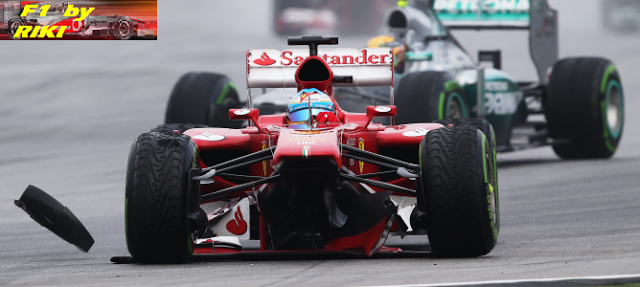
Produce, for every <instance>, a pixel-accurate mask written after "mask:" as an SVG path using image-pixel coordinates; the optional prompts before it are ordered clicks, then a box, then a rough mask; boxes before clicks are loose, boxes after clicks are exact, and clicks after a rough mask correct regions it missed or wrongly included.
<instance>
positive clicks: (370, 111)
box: [364, 106, 398, 127]
mask: <svg viewBox="0 0 640 287" xmlns="http://www.w3.org/2000/svg"><path fill="white" fill-rule="evenodd" d="M397 114H398V109H397V108H396V106H368V107H367V124H365V125H364V126H365V127H366V126H369V123H371V120H373V118H382V117H395V116H396V115H397Z"/></svg>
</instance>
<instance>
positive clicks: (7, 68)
mask: <svg viewBox="0 0 640 287" xmlns="http://www.w3.org/2000/svg"><path fill="white" fill-rule="evenodd" d="M174 2H176V3H177V2H178V1H160V2H159V7H158V8H159V9H158V12H159V25H160V27H159V31H160V33H159V34H160V35H159V38H158V41H139V42H117V41H88V42H78V41H63V42H56V41H46V42H38V41H35V42H33V41H32V42H21V41H3V42H0V55H1V56H0V58H1V59H2V61H0V65H1V66H0V67H1V68H0V285H9V286H21V285H29V286H86V285H96V286H121V285H137V286H165V285H171V286H176V285H184V286H360V285H397V284H432V283H453V282H472V281H495V280H517V279H535V278H557V277H583V276H609V275H623V274H637V273H640V220H639V219H640V149H638V146H640V129H638V127H637V124H638V123H639V122H640V113H638V112H637V111H638V110H639V109H640V99H639V97H638V96H640V95H639V92H638V91H640V81H638V79H640V72H639V71H638V68H637V67H640V54H638V47H640V34H632V35H611V34H607V33H606V32H605V31H603V30H602V29H601V28H600V27H599V23H600V21H599V20H600V18H599V14H598V7H599V5H598V4H599V2H597V1H594V0H589V1H584V0H572V1H568V0H561V1H560V0H555V1H551V4H552V6H554V7H556V8H557V9H558V10H559V11H560V29H561V41H560V46H561V48H560V53H561V56H563V57H565V56H577V55H599V56H604V57H608V58H610V59H612V60H613V61H614V62H615V63H616V64H617V66H618V68H619V71H620V73H621V75H622V81H623V84H624V88H625V101H626V103H625V104H626V111H627V113H626V126H625V130H624V135H623V140H622V143H621V146H620V148H619V150H618V152H617V153H616V155H615V157H614V158H612V159H610V160H584V161H583V160H580V161H561V160H559V159H558V158H557V157H556V156H555V155H554V154H553V151H552V150H551V148H548V147H545V148H538V149H533V150H526V151H521V152H515V153H510V154H500V155H499V156H498V160H499V184H500V207H501V208H500V210H501V218H502V228H501V230H500V237H499V241H498V244H497V246H496V247H495V249H494V250H493V251H492V252H491V253H490V254H489V255H487V256H483V257H479V258H469V259H442V258H433V257H429V256H427V257H423V258H387V259H345V258H314V257H310V258H298V260H283V259H282V258H277V257H276V258H273V260H271V258H268V259H264V258H262V259H260V260H247V261H222V262H195V263H190V264H184V265H161V266H148V265H137V264H133V265H116V264H112V263H110V262H109V258H110V257H111V256H114V255H128V252H127V248H126V245H125V238H124V222H123V211H124V200H123V199H124V177H125V165H126V160H127V153H128V150H129V145H130V144H131V143H132V142H133V140H134V139H135V137H136V136H137V135H138V134H140V133H142V132H145V131H148V130H149V129H151V128H152V127H154V126H155V125H157V124H159V123H161V122H162V120H163V115H164V109H165V105H166V101H167V98H168V95H169V92H170V90H171V88H172V86H173V84H174V83H175V81H176V80H177V79H178V77H179V76H180V75H182V74H183V73H185V72H187V71H192V70H195V71H216V72H223V73H227V74H229V75H230V77H231V78H232V79H233V80H234V81H235V82H236V83H238V86H239V87H242V86H243V85H244V84H243V83H244V69H245V68H244V50H246V49H250V48H276V49H281V48H284V47H285V42H284V40H283V39H277V38H275V37H273V36H272V35H271V32H270V25H269V20H270V14H269V13H268V11H269V10H268V9H269V5H268V1H205V0H202V1H190V2H189V4H190V5H182V4H181V5H177V4H174ZM181 3H182V2H181ZM185 3H186V2H185ZM176 5H177V6H176ZM457 35H458V37H459V40H460V41H461V42H462V43H463V44H464V45H465V46H466V47H467V49H468V50H469V52H471V53H472V54H475V53H476V50H477V49H478V48H483V49H486V48H490V49H493V48H499V47H501V48H503V52H504V61H503V62H504V63H505V64H504V68H505V69H506V70H507V71H508V72H510V73H511V74H512V75H514V77H515V78H516V79H518V80H527V79H532V78H533V77H534V76H535V73H534V71H533V70H532V65H531V64H530V62H529V59H528V53H527V48H526V43H527V42H526V34H524V33H520V32H503V33H477V32H465V33H457ZM365 40H366V38H357V39H347V38H343V39H342V40H341V42H342V43H343V44H342V45H341V46H342V47H360V46H362V45H363V43H364V42H365ZM29 184H33V185H36V186H38V187H40V188H42V189H44V190H45V191H47V192H49V193H50V194H52V195H53V196H54V197H56V198H57V199H58V200H60V201H61V202H62V203H63V204H64V205H66V206H67V207H69V208H70V209H71V210H72V211H73V212H74V213H75V214H76V216H77V217H78V218H79V219H80V220H81V221H82V222H83V223H84V224H85V225H86V226H87V228H88V229H89V231H90V232H91V234H92V235H93V236H94V238H95V240H96V243H95V245H94V247H93V248H92V249H91V251H90V252H89V253H87V254H84V253H82V252H80V251H79V250H78V249H76V248H75V247H73V246H71V245H69V244H66V243H65V242H63V241H62V240H61V239H59V238H58V237H56V236H55V235H53V234H52V233H50V232H49V231H47V230H45V229H44V228H42V227H40V226H39V225H38V224H36V223H35V222H33V221H32V220H31V219H30V218H29V217H28V216H27V215H26V214H25V213H24V212H22V211H20V210H19V209H18V208H16V207H15V206H14V205H13V200H14V199H17V198H18V197H19V196H20V194H21V193H22V191H23V190H24V188H26V186H27V185H29ZM149 240H153V238H149ZM394 242H395V243H402V241H394ZM411 242H413V243H415V242H422V243H424V242H426V239H424V238H412V239H411Z"/></svg>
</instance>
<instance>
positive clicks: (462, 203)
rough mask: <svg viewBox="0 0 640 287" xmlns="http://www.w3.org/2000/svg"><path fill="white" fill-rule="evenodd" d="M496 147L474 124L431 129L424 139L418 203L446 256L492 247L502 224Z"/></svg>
mask: <svg viewBox="0 0 640 287" xmlns="http://www.w3.org/2000/svg"><path fill="white" fill-rule="evenodd" d="M494 163H495V153H494V149H493V148H492V147H491V146H490V144H489V141H488V139H487V137H486V136H485V135H484V133H482V131H480V130H478V129H477V128H475V127H471V126H457V127H450V128H441V129H436V130H432V131H430V132H429V133H428V134H427V135H426V136H425V137H424V138H423V140H422V142H421V143H420V169H421V177H420V182H419V187H418V194H417V195H418V208H419V209H420V210H421V211H423V212H426V214H427V226H426V227H427V233H428V236H429V244H430V245H431V250H432V251H433V252H434V253H435V254H438V255H440V256H444V257H474V256H480V255H485V254H487V253H489V252H490V251H491V250H492V249H493V247H494V246H495V244H496V241H497V239H498V231H499V229H500V220H499V218H500V214H499V211H498V208H497V205H498V194H497V192H495V190H496V187H497V181H496V179H497V177H496V176H495V169H494V166H495V165H494Z"/></svg>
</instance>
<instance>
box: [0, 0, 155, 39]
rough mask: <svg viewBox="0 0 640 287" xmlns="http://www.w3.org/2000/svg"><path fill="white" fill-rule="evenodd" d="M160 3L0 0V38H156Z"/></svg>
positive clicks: (121, 0)
mask: <svg viewBox="0 0 640 287" xmlns="http://www.w3.org/2000/svg"><path fill="white" fill-rule="evenodd" d="M157 6H158V5H157V0H136V1H123V0H115V1H104V0H103V1H99V0H80V1H70V2H66V1H65V2H62V1H49V0H42V1H13V0H10V1H6V0H5V1H1V0H0V39H2V40H27V39H32V40H61V39H74V40H133V39H149V40H155V39H157V37H158V29H157V27H158V25H157V18H158V17H157V14H158V13H157V11H158V8H157Z"/></svg>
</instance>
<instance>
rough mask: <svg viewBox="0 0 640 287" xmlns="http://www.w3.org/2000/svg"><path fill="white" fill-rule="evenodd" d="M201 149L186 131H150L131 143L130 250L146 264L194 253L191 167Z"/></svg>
mask: <svg viewBox="0 0 640 287" xmlns="http://www.w3.org/2000/svg"><path fill="white" fill-rule="evenodd" d="M197 157H198V153H197V147H196V145H195V144H194V143H193V141H191V138H190V137H189V136H186V135H181V134H175V133H173V134H167V133H157V132H151V133H144V134H142V135H140V136H139V137H138V138H137V139H136V141H135V142H134V143H133V145H132V146H131V150H130V151H129V162H128V166H127V182H126V189H125V190H126V191H125V231H126V237H127V247H128V249H129V253H131V255H132V256H133V258H135V259H136V260H138V261H141V262H145V263H180V262H185V261H186V260H188V259H189V257H190V256H191V254H192V253H193V246H192V244H193V242H192V233H193V231H190V230H189V227H188V225H187V211H186V208H187V202H188V199H187V189H188V184H189V181H190V180H189V176H188V175H189V170H190V169H192V168H196V164H197V162H198V159H197Z"/></svg>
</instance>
